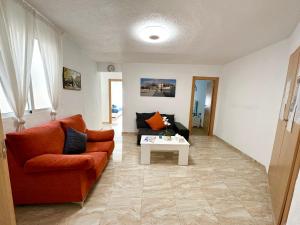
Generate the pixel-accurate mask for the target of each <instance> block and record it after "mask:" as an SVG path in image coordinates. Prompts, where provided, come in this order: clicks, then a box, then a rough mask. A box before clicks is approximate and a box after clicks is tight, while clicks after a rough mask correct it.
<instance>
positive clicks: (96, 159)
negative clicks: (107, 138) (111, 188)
mask: <svg viewBox="0 0 300 225" xmlns="http://www.w3.org/2000/svg"><path fill="white" fill-rule="evenodd" d="M82 155H87V156H91V157H92V160H93V167H92V168H93V170H94V171H95V174H96V177H99V176H100V175H101V173H102V171H103V170H104V168H105V166H106V164H107V153H106V152H87V153H83V154H82Z"/></svg>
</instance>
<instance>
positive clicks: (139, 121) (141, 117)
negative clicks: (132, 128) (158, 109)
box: [136, 112, 155, 129]
mask: <svg viewBox="0 0 300 225" xmlns="http://www.w3.org/2000/svg"><path fill="white" fill-rule="evenodd" d="M154 114H155V112H153V113H136V126H137V128H138V129H140V128H150V126H149V125H148V124H147V123H146V122H145V120H147V119H149V118H150V117H151V116H153V115H154Z"/></svg>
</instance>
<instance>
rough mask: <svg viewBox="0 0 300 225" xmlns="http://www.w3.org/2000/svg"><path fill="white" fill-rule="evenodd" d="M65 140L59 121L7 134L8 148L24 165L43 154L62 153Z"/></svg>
mask: <svg viewBox="0 0 300 225" xmlns="http://www.w3.org/2000/svg"><path fill="white" fill-rule="evenodd" d="M64 142H65V134H64V131H63V129H62V128H61V126H60V124H59V123H58V122H51V123H48V124H45V125H41V126H38V127H34V128H29V129H26V130H24V131H22V132H18V133H17V132H14V133H9V134H7V135H6V145H7V148H8V149H9V150H10V151H11V152H12V153H13V155H14V157H15V158H16V160H17V161H18V162H19V163H20V164H22V165H24V163H25V162H26V161H27V160H29V159H31V158H34V157H36V156H39V155H42V154H61V153H62V151H63V147H64Z"/></svg>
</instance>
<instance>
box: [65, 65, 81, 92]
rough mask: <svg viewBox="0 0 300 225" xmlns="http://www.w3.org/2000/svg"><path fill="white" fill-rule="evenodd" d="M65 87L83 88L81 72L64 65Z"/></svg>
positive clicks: (72, 88)
mask: <svg viewBox="0 0 300 225" xmlns="http://www.w3.org/2000/svg"><path fill="white" fill-rule="evenodd" d="M63 88H64V89H68V90H76V91H79V90H81V74H80V73H79V72H77V71H75V70H71V69H69V68H66V67H63Z"/></svg>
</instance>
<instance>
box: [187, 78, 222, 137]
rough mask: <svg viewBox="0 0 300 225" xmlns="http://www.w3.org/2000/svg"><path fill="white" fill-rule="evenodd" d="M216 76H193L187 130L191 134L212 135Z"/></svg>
mask: <svg viewBox="0 0 300 225" xmlns="http://www.w3.org/2000/svg"><path fill="white" fill-rule="evenodd" d="M218 83H219V78H218V77H196V76H194V77H193V81H192V93H191V106H190V120H189V130H190V132H191V133H192V134H193V135H204V136H210V135H213V126H214V117H215V109H216V102H217V91H218Z"/></svg>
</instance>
